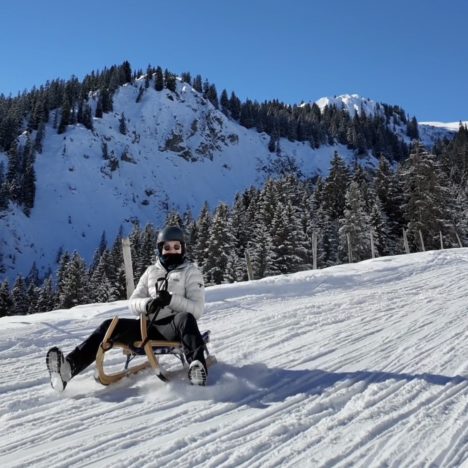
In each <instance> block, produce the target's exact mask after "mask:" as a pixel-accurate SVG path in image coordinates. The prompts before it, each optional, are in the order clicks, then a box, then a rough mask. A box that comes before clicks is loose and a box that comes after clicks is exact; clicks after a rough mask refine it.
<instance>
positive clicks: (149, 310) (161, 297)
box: [146, 290, 172, 315]
mask: <svg viewBox="0 0 468 468" xmlns="http://www.w3.org/2000/svg"><path fill="white" fill-rule="evenodd" d="M171 299H172V294H171V293H170V292H169V291H165V290H163V291H159V292H158V295H157V296H156V297H155V298H154V299H150V300H149V301H148V302H147V303H146V314H147V315H150V314H154V313H155V312H156V311H159V309H162V308H163V307H166V306H168V305H169V304H170V302H171Z"/></svg>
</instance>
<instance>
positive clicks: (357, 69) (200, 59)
mask: <svg viewBox="0 0 468 468" xmlns="http://www.w3.org/2000/svg"><path fill="white" fill-rule="evenodd" d="M0 16H1V18H2V26H1V29H0V56H1V58H2V62H3V66H2V70H1V72H0V93H3V94H5V95H9V94H10V93H11V94H12V95H16V93H17V92H18V91H22V90H24V89H27V90H29V89H31V88H32V86H34V85H36V86H39V85H41V84H44V83H45V82H46V80H48V79H54V78H63V79H68V78H70V76H71V75H72V74H74V75H76V76H78V77H79V78H83V76H84V75H85V74H87V73H89V72H91V71H92V70H100V69H103V68H104V67H105V66H107V67H109V66H111V65H113V64H120V63H122V62H123V61H124V60H128V61H129V62H130V63H131V65H132V67H133V68H134V69H138V68H142V69H143V70H144V69H146V66H147V65H148V64H151V65H154V66H157V65H161V66H162V67H163V68H168V69H169V70H171V71H173V72H175V73H177V74H180V73H182V72H183V71H189V72H190V73H191V74H192V76H193V75H195V74H201V75H202V77H203V78H207V79H208V80H209V81H210V82H212V83H214V84H215V85H216V87H217V89H218V92H221V90H222V89H223V88H226V89H227V90H228V92H230V91H235V92H236V94H237V95H238V96H239V97H240V98H241V99H245V98H247V97H249V98H251V99H257V100H259V101H263V100H265V99H279V100H280V101H283V102H285V103H291V104H293V103H299V102H301V101H315V100H317V99H319V98H320V97H323V96H334V95H339V94H346V93H349V94H351V93H357V94H360V95H362V96H365V97H368V98H371V99H374V100H376V101H379V102H385V103H388V104H395V105H399V106H401V107H403V108H404V109H405V110H406V112H407V113H408V114H410V115H415V116H416V118H417V119H418V120H419V121H428V120H438V121H458V120H468V60H467V55H466V50H467V46H468V28H467V26H466V19H467V18H468V2H467V1H466V0H445V1H443V2H442V1H439V0H391V1H388V2H384V1H378V0H327V1H325V0H323V1H322V0H288V1H286V0H283V1H280V0H249V1H247V0H235V1H234V0H231V1H228V0H197V1H193V0H177V1H176V2H170V1H167V0H166V1H160V0H138V1H131V0H126V1H123V0H94V1H90V0H80V1H79V2H64V1H63V0H62V1H58V0H42V1H40V2H38V1H37V0H22V1H20V2H16V1H2V2H1V4H0Z"/></svg>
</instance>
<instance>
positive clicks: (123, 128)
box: [119, 112, 127, 135]
mask: <svg viewBox="0 0 468 468" xmlns="http://www.w3.org/2000/svg"><path fill="white" fill-rule="evenodd" d="M119 132H120V133H121V134H122V135H126V134H127V122H126V120H125V114H124V113H123V112H122V115H121V116H120V119H119Z"/></svg>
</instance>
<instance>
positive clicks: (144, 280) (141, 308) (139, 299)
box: [128, 268, 151, 316]
mask: <svg viewBox="0 0 468 468" xmlns="http://www.w3.org/2000/svg"><path fill="white" fill-rule="evenodd" d="M148 275H149V268H147V270H146V271H145V272H144V273H143V275H142V276H141V278H140V281H138V284H137V287H136V288H135V291H133V294H132V295H131V296H130V299H129V301H128V306H129V308H130V311H131V312H132V313H133V314H134V315H136V316H139V315H141V314H143V313H145V312H146V304H147V303H148V301H149V300H150V299H151V297H150V294H149V290H148Z"/></svg>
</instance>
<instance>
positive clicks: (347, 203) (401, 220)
mask: <svg viewBox="0 0 468 468" xmlns="http://www.w3.org/2000/svg"><path fill="white" fill-rule="evenodd" d="M467 142H468V130H467V129H466V128H461V129H460V132H459V134H458V136H457V137H456V138H455V139H454V140H453V141H451V142H445V144H442V143H441V144H440V145H439V148H438V151H440V154H441V156H439V157H437V156H436V155H434V154H431V153H429V152H428V151H427V150H426V149H425V148H424V147H423V146H422V145H421V144H420V143H419V142H417V141H416V142H415V143H414V145H413V146H412V149H411V151H410V155H409V158H408V159H407V160H406V161H405V162H404V163H402V164H401V165H399V166H397V167H396V168H393V167H392V166H391V165H390V164H389V162H388V160H387V159H386V158H384V157H382V158H381V159H380V163H379V166H378V167H377V168H376V169H375V170H373V171H364V170H363V168H362V167H361V166H360V165H359V164H357V163H355V164H354V166H353V167H349V166H348V165H347V164H346V163H345V161H344V160H343V159H342V158H341V157H340V156H339V154H338V153H335V154H334V157H333V159H332V161H331V167H330V172H329V175H328V176H327V177H326V178H317V179H303V178H300V177H298V176H297V175H296V174H290V175H288V176H286V177H284V178H282V179H280V180H272V179H270V180H268V181H267V182H266V183H265V184H264V186H263V187H262V188H254V187H251V188H249V189H247V190H245V191H244V192H243V193H239V194H238V195H237V196H236V198H235V202H234V203H233V205H232V206H231V207H229V206H228V205H227V204H225V203H220V204H219V205H218V206H217V207H216V209H215V210H214V211H213V212H212V211H211V210H210V209H209V207H208V205H207V204H205V206H204V207H203V209H202V210H201V213H200V215H199V216H198V218H197V219H194V218H193V216H192V214H191V213H190V212H186V213H184V214H182V215H180V214H179V213H171V214H169V215H168V217H167V219H166V223H165V224H171V225H179V226H180V227H181V228H183V229H184V231H185V233H186V237H187V240H188V250H187V252H188V256H189V258H191V259H192V260H194V261H195V262H197V264H198V265H199V267H200V268H201V270H202V272H203V274H204V277H205V281H206V283H207V284H208V285H212V284H220V283H226V282H234V281H245V280H247V271H246V266H245V265H246V262H245V254H246V251H247V252H248V254H249V256H250V259H251V263H252V268H253V274H254V278H256V279H259V278H263V277H265V276H270V275H277V274H285V273H293V272H297V271H301V270H307V269H311V268H312V265H313V258H312V237H313V235H314V233H316V235H317V239H318V242H317V263H318V267H319V268H324V267H328V266H332V265H337V264H341V263H346V262H348V261H350V260H351V261H361V260H364V259H368V258H371V233H372V238H373V242H374V247H375V252H376V255H377V256H385V255H395V254H402V253H404V246H403V240H402V232H403V229H405V230H406V231H407V237H408V243H409V247H410V250H411V251H412V252H415V251H420V250H421V248H422V247H421V243H420V236H422V238H423V239H424V245H425V248H426V249H427V250H428V249H439V248H441V239H442V243H443V247H444V248H450V247H458V246H459V245H460V243H461V244H462V245H467V243H468V190H467V186H468V185H467V180H466V174H467V173H466V168H467V167H468V164H467V163H468V144H467ZM455 149H456V154H454V153H453V152H452V151H455ZM459 164H460V165H462V166H463V168H464V171H465V172H462V171H460V170H459V169H458V165H459ZM454 165H455V166H457V168H455V169H454V167H453V166H454ZM157 234H158V231H157V229H155V228H154V227H153V226H152V225H147V226H146V227H145V228H141V227H140V226H139V225H138V224H136V225H135V226H134V228H133V231H132V233H131V234H130V241H131V249H132V261H133V271H134V276H135V279H136V280H138V278H139V277H140V276H141V275H142V274H143V272H144V271H145V269H146V267H147V266H148V265H150V264H151V263H153V262H154V261H155V258H156V257H155V248H156V239H157ZM121 240H122V234H121V233H120V234H119V235H118V236H117V238H116V239H115V241H114V243H113V244H112V245H111V246H108V245H107V240H106V237H105V234H103V236H102V238H101V241H100V244H99V247H98V248H97V249H96V253H95V255H94V259H93V261H92V263H91V265H90V266H87V265H86V263H85V261H84V260H83V259H82V258H81V256H80V255H79V254H78V253H76V252H74V253H68V252H64V253H62V254H61V255H60V260H59V262H58V269H57V273H56V277H55V281H54V279H53V277H52V275H48V276H47V277H46V279H45V280H43V281H42V282H41V281H40V279H39V277H38V274H37V268H36V267H35V266H33V268H32V270H31V273H30V274H29V275H28V277H27V278H23V277H22V276H19V277H18V278H17V279H16V281H15V283H14V285H13V287H12V288H11V290H10V287H9V284H8V282H7V281H4V282H3V283H2V284H1V286H0V316H1V315H8V314H14V315H17V314H28V313H34V312H41V311H48V310H52V309H55V308H68V307H72V306H74V305H77V304H84V303H91V302H108V301H113V300H118V299H124V298H125V297H126V287H125V273H124V267H123V260H122V248H121ZM348 242H349V243H348ZM349 255H351V258H349Z"/></svg>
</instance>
